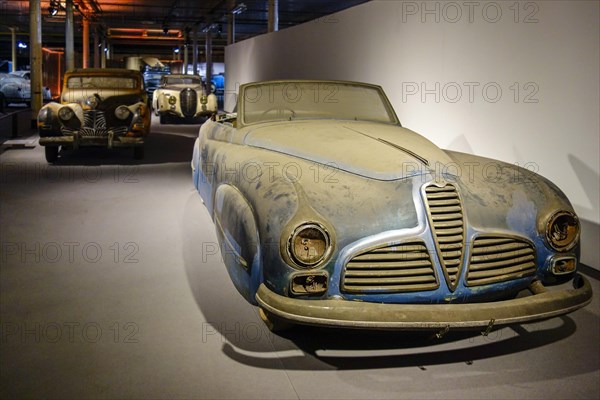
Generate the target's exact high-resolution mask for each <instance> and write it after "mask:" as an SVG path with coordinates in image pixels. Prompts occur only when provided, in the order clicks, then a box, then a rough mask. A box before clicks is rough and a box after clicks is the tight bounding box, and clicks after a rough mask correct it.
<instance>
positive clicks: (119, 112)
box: [115, 106, 130, 119]
mask: <svg viewBox="0 0 600 400" xmlns="http://www.w3.org/2000/svg"><path fill="white" fill-rule="evenodd" d="M129 114H130V111H129V108H127V107H126V106H119V107H117V109H116V110H115V117H117V118H119V119H126V118H127V117H129Z"/></svg>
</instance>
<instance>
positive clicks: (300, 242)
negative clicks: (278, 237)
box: [288, 223, 330, 267]
mask: <svg viewBox="0 0 600 400" xmlns="http://www.w3.org/2000/svg"><path fill="white" fill-rule="evenodd" d="M288 245H289V246H288V247H289V252H290V255H291V257H292V259H293V260H294V262H296V263H297V264H298V266H300V267H312V266H315V265H317V264H319V263H320V262H321V261H323V259H324V258H325V257H326V255H327V253H328V250H329V247H330V240H329V235H328V234H327V231H326V230H325V229H324V228H323V227H321V226H320V225H317V224H315V223H308V224H304V225H301V226H299V227H298V228H296V230H295V231H294V233H292V236H291V237H290V240H289V244H288Z"/></svg>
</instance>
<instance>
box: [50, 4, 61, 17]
mask: <svg viewBox="0 0 600 400" xmlns="http://www.w3.org/2000/svg"><path fill="white" fill-rule="evenodd" d="M59 9H60V3H57V2H56V1H54V0H52V1H50V6H49V7H48V14H50V16H52V17H54V16H55V15H56V14H58V10H59Z"/></svg>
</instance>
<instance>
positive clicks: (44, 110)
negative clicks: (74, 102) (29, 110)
mask: <svg viewBox="0 0 600 400" xmlns="http://www.w3.org/2000/svg"><path fill="white" fill-rule="evenodd" d="M49 116H50V113H49V111H48V109H47V108H42V109H41V110H40V112H39V114H38V121H42V122H45V121H46V120H47V119H48V117H49Z"/></svg>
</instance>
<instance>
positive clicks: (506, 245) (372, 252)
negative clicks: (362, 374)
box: [192, 81, 591, 328]
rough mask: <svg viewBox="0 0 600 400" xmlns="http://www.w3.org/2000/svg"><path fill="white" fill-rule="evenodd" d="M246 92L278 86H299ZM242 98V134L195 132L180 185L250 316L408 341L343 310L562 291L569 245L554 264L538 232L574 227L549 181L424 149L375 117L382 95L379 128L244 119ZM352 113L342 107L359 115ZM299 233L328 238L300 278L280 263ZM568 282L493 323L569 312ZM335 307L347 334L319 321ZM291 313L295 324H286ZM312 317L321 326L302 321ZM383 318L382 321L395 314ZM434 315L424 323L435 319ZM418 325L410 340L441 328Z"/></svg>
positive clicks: (294, 112) (331, 121)
mask: <svg viewBox="0 0 600 400" xmlns="http://www.w3.org/2000/svg"><path fill="white" fill-rule="evenodd" d="M297 82H300V83H297ZM260 84H264V85H266V86H265V87H269V85H273V86H271V88H273V87H279V88H281V87H282V86H281V85H282V84H283V85H284V86H283V87H284V88H285V87H286V86H285V85H296V84H298V85H300V86H302V85H304V84H305V83H302V81H293V82H283V83H282V82H281V81H276V82H266V83H260ZM260 84H259V85H260ZM314 84H315V85H317V86H318V87H325V86H319V85H342V86H343V85H359V86H360V85H361V84H355V83H348V82H335V81H332V82H325V83H324V82H323V81H316V82H315V83H314ZM255 85H256V84H249V85H247V86H244V85H243V86H242V87H241V88H240V95H239V96H238V101H241V102H242V104H238V109H239V110H241V112H242V113H243V112H244V109H245V107H244V105H243V103H244V101H253V102H254V103H253V104H252V105H251V106H252V107H254V111H253V112H254V116H253V117H252V118H254V119H255V120H254V121H252V122H251V123H244V121H245V120H244V118H243V116H240V115H237V116H224V117H222V119H221V120H219V121H210V120H209V121H207V122H205V123H204V124H203V125H202V126H201V128H200V133H199V137H198V139H197V140H196V144H195V148H194V153H193V158H192V171H193V180H194V184H195V186H196V187H197V189H198V192H199V194H200V196H201V197H202V199H203V201H204V204H205V205H206V207H207V209H208V210H209V212H210V213H211V215H212V217H213V220H214V221H215V225H216V229H217V235H218V237H219V242H220V245H221V253H222V254H223V258H224V261H225V265H226V267H227V269H228V272H229V274H230V276H231V278H232V281H233V283H234V285H235V286H236V288H237V289H238V291H239V292H240V293H241V294H242V295H243V296H244V297H245V298H246V299H247V300H248V301H249V302H251V303H253V304H258V305H260V307H261V308H263V310H266V311H267V312H269V313H271V314H273V315H276V316H277V317H279V318H283V319H288V320H292V321H293V322H297V323H308V324H318V325H327V326H335V325H339V326H352V325H353V324H352V323H351V322H348V321H363V322H364V321H366V322H365V323H364V324H361V323H357V324H355V325H357V326H358V327H360V326H362V327H371V328H372V327H378V326H380V327H382V328H385V327H394V326H396V327H400V326H403V327H410V326H421V325H419V321H418V320H417V321H412V320H411V321H405V322H406V323H404V324H401V323H398V324H394V323H393V321H383V320H381V319H378V318H377V317H376V316H374V315H375V314H377V312H375V311H369V310H374V309H375V308H371V307H370V306H365V307H364V310H363V311H361V307H360V306H359V305H357V304H367V303H368V304H380V303H381V304H383V305H385V304H389V305H397V306H399V307H400V305H407V307H408V306H409V305H410V307H412V306H414V305H433V306H435V305H448V304H452V305H456V307H455V308H453V309H454V310H459V309H461V308H460V306H461V305H467V304H468V307H466V308H468V309H473V307H475V308H477V304H481V303H484V302H485V303H488V302H492V303H493V302H500V301H508V300H506V299H509V298H511V297H513V296H515V295H517V293H519V292H520V291H522V290H524V289H527V288H529V289H530V291H532V292H536V291H537V292H542V291H544V290H545V289H543V290H542V289H540V285H542V286H541V287H542V288H543V285H552V284H558V283H563V282H566V281H568V280H571V279H574V277H576V274H575V269H576V263H577V260H578V259H579V244H578V236H572V238H573V240H572V244H571V245H570V246H569V247H568V248H565V249H563V250H560V251H557V250H555V249H554V248H552V246H551V245H549V243H548V239H547V237H548V235H549V233H548V229H549V227H550V226H552V227H553V228H554V229H555V230H556V229H558V230H560V229H562V228H561V227H559V228H557V227H556V226H555V225H556V224H554V225H549V222H548V221H550V220H551V219H552V218H553V216H554V215H556V213H557V212H559V213H565V215H569V216H570V217H569V218H572V220H573V221H575V222H574V223H576V222H577V220H576V216H575V213H574V210H573V207H572V206H571V204H570V203H569V201H568V199H567V198H566V196H565V195H564V194H563V193H562V192H561V191H560V190H559V189H558V188H557V187H556V186H555V185H553V184H552V183H551V182H549V181H548V180H547V179H545V178H543V177H541V176H539V175H537V174H535V173H533V172H531V171H528V170H527V169H524V168H520V167H519V166H516V165H511V164H507V163H504V162H501V161H497V160H492V159H486V158H482V157H478V156H474V155H468V154H464V153H459V152H453V151H447V150H442V149H440V148H438V147H437V146H435V145H434V144H432V143H431V142H430V141H428V140H427V139H425V138H423V137H421V136H419V135H418V134H416V133H415V132H412V131H410V130H408V129H406V128H403V127H401V126H400V124H399V122H398V121H397V119H396V117H395V113H393V111H391V112H389V111H386V110H385V109H386V105H385V103H386V102H387V99H385V97H382V99H384V100H382V102H383V103H382V106H381V107H380V108H379V110H380V111H378V112H380V113H383V114H380V115H384V114H387V116H386V117H385V118H384V117H381V118H383V119H384V120H385V119H386V118H387V119H388V120H387V122H381V121H379V122H374V121H371V120H360V119H358V120H357V119H356V118H352V115H355V114H357V112H356V111H352V110H351V112H350V114H349V115H350V117H349V118H345V119H335V118H322V117H321V113H322V110H323V108H322V107H319V106H320V105H318V106H315V108H314V110H315V111H314V112H315V113H318V116H319V117H318V118H311V117H310V115H308V114H307V115H303V112H304V111H306V109H304V108H302V107H303V106H298V104H297V103H294V102H288V103H285V104H284V106H285V107H282V106H279V109H278V110H277V112H276V113H275V115H273V113H272V112H271V109H269V108H265V112H264V113H261V112H260V109H259V111H258V112H256V99H257V96H256V93H253V94H252V95H251V96H249V95H248V94H247V93H245V92H244V91H245V90H247V89H248V88H254V87H255ZM360 87H361V88H362V86H360ZM364 89H365V90H369V91H372V90H381V89H380V88H378V87H376V86H373V85H365V86H364ZM302 90H304V89H302ZM352 90H354V89H352ZM342 92H344V90H341V91H340V93H342ZM306 93H308V90H307V92H306ZM348 93H349V94H348ZM382 93H383V92H381V94H380V96H385V95H383V94H382ZM345 95H349V96H355V95H356V94H352V93H351V90H350V91H347V92H346V94H345ZM360 95H362V93H360V92H359V93H358V96H360ZM367 95H368V96H370V94H367ZM273 98H276V95H275V96H274V97H273ZM244 99H245V100H244ZM357 99H360V97H357ZM357 99H352V101H351V102H350V103H351V104H350V109H351V108H352V107H359V106H358V103H357V101H358V100H357ZM270 100H272V99H270ZM341 100H342V101H343V100H344V99H341ZM271 103H273V102H272V101H269V102H266V103H265V107H271ZM307 104H308V103H307ZM388 104H389V103H388ZM340 106H341V107H343V106H344V105H343V104H340ZM308 107H312V106H310V105H308ZM327 107H331V109H335V107H336V105H332V106H325V107H324V108H325V109H326V108H327ZM282 109H285V111H283V112H280V111H281V110H282ZM342 112H343V113H346V109H343V111H342ZM365 115H370V114H369V113H368V112H367V113H366V114H365ZM257 117H258V119H260V118H264V119H265V120H264V121H257ZM368 118H375V119H378V118H379V117H377V116H375V117H374V116H373V115H371V116H369V117H368ZM272 119H275V120H272ZM245 122H248V121H245ZM440 210H441V211H440ZM440 212H441V214H440ZM456 215H458V217H456ZM571 216H572V217H571ZM450 217H452V218H450ZM241 221H245V222H243V223H242V222H241ZM249 221H251V222H252V223H250V222H249ZM440 221H441V222H440ZM569 221H571V220H569ZM304 225H311V226H317V227H319V229H320V230H321V231H322V232H325V233H324V235H325V236H327V237H328V240H327V241H326V242H327V251H326V252H325V253H324V254H323V257H322V259H321V261H319V263H318V264H317V265H315V266H307V265H301V264H299V261H298V259H297V254H294V252H295V250H293V249H292V247H293V246H292V244H291V243H292V242H293V241H294V240H295V239H294V237H295V236H294V235H296V232H298V229H299V227H302V226H304ZM561 226H562V225H561ZM577 229H578V226H577ZM566 232H567V231H566V228H565V231H564V233H565V234H566ZM552 233H553V234H557V235H558V233H563V232H562V231H561V232H558V231H557V232H552ZM577 235H578V232H577ZM302 240H303V241H302V243H304V240H305V239H302ZM254 243H258V244H257V245H254ZM294 243H295V242H294ZM306 243H311V242H310V240H309V241H308V242H306ZM307 246H308V245H307ZM306 249H307V250H306V251H307V252H308V253H307V254H310V252H311V251H315V250H314V248H310V250H309V247H306ZM382 254H383V255H382ZM413 260H416V261H414V262H413ZM300 263H301V262H300ZM563 267H565V268H563ZM576 279H579V278H576ZM578 282H579V283H578V284H577V285H575V289H573V290H574V291H573V292H572V293H571V292H569V293H566V294H565V293H563V295H558V297H560V298H561V299H563V300H564V301H563V300H560V301H559V300H557V298H558V297H556V298H555V297H552V296H545V297H544V298H546V300H543V301H542V297H538V299H540V300H539V301H540V302H541V303H544V304H545V305H544V306H543V307H542V306H540V307H541V308H537V309H535V310H533V309H532V310H527V309H526V308H524V306H523V304H521V303H522V302H514V303H502V304H503V305H502V306H501V307H500V306H499V308H498V310H503V311H499V313H498V317H499V320H503V321H505V322H506V323H509V322H510V321H524V320H535V319H541V318H546V317H550V316H554V315H559V314H561V313H566V312H570V311H572V310H574V309H576V308H579V307H582V306H584V305H585V304H587V302H589V301H590V299H591V291H590V290H589V285H586V284H585V283H581V282H584V281H578ZM309 286H310V287H309ZM261 293H262V294H261ZM533 297H534V298H535V296H533ZM269 299H271V300H272V301H274V302H277V304H269V301H270V300H269ZM285 299H288V300H289V301H288V300H285ZM532 301H534V302H535V301H536V300H532ZM320 302H321V303H320ZM331 302H333V303H331ZM553 302H556V308H555V309H554V310H553V311H552V303H553ZM345 303H352V305H351V306H348V308H347V309H348V313H349V314H348V315H346V317H345V318H344V320H346V322H340V321H341V320H340V318H339V315H337V314H336V313H335V312H333V311H331V313H329V315H330V317H331V318H330V319H328V317H327V316H328V311H327V310H330V309H331V304H345ZM559 303H560V304H559ZM278 306H281V307H282V308H281V309H278V308H277V307H278ZM305 306H306V307H305ZM290 307H292V308H293V307H296V308H297V309H298V310H302V312H306V313H308V314H304V315H296V314H295V313H293V312H290ZM486 307H487V306H486ZM315 308H317V309H319V311H318V312H317V314H318V315H319V318H317V319H311V318H309V316H310V315H309V314H311V313H313V311H310V310H314V309H315ZM466 308H465V309H466ZM484 308H485V307H484ZM488 308H489V307H488ZM394 310H395V311H394V312H392V313H390V314H387V315H388V316H390V318H392V317H391V316H392V315H397V313H398V312H401V310H402V308H401V307H400V308H398V307H396V308H394ZM406 310H407V312H408V308H407V309H406ZM432 310H434V309H430V310H429V311H427V312H429V313H432V314H431V315H436V316H438V317H439V316H440V315H443V313H438V312H433V311H432ZM440 310H442V309H441V308H440ZM530 311H531V312H530ZM302 312H301V313H302ZM371 312H374V313H375V314H370V313H371ZM456 312H458V311H456ZM469 312H471V311H469ZM511 312H512V313H514V315H513V316H512V317H511V316H510V315H508V314H510V313H511ZM507 313H508V314H507ZM363 314H364V315H363ZM367 314H368V315H367ZM361 315H363V316H364V318H362V317H361ZM411 315H413V317H411V318H416V317H414V315H417V314H414V313H413V314H411ZM465 315H467V314H465ZM482 315H483V314H482ZM423 318H424V320H423V321H421V322H427V323H425V324H424V325H422V326H423V327H425V326H429V327H431V326H444V324H445V323H448V320H447V319H444V318H441V319H440V320H439V321H437V322H435V321H431V320H429V319H427V318H426V317H423ZM432 318H434V317H432ZM426 319H427V321H425V320H426ZM492 319H493V318H492ZM484 320H485V318H483V319H480V320H478V322H477V323H474V324H473V325H472V326H479V325H481V324H482V323H483V322H482V321H484ZM336 321H337V322H336ZM369 321H370V322H369ZM409 322H410V323H409ZM450 324H451V325H453V326H454V325H456V326H459V325H460V324H456V323H455V322H450Z"/></svg>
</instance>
